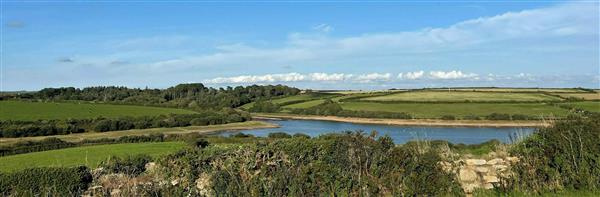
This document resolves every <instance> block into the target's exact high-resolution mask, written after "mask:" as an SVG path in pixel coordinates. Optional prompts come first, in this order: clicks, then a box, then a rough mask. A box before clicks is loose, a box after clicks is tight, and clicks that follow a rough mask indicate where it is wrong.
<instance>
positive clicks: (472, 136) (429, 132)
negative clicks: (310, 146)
mask: <svg viewBox="0 0 600 197" xmlns="http://www.w3.org/2000/svg"><path fill="white" fill-rule="evenodd" d="M266 122H270V123H273V124H277V125H279V126H280V127H279V128H268V129H250V130H243V131H230V132H223V133H221V134H220V135H223V136H229V135H232V134H236V133H240V132H242V133H245V134H252V135H255V136H261V137H265V136H267V135H268V134H269V133H273V132H284V133H288V134H290V135H293V134H295V133H304V134H307V135H309V136H311V137H316V136H319V135H321V134H324V133H332V132H345V131H356V130H362V131H364V132H366V133H367V134H368V133H370V132H371V131H373V130H375V131H377V132H378V133H379V135H380V136H381V135H385V134H387V135H389V136H390V137H391V138H392V139H393V140H394V142H395V143H396V144H403V143H406V142H408V141H411V140H446V141H449V142H451V143H455V144H458V143H463V144H478V143H482V142H485V141H489V140H492V139H497V140H500V141H501V142H504V143H511V142H512V141H513V140H512V139H515V138H521V137H525V136H528V135H530V134H531V133H533V131H534V130H535V129H534V128H521V127H509V128H507V127H502V128H499V127H426V126H399V125H383V124H357V123H347V122H335V121H323V120H267V121H266Z"/></svg>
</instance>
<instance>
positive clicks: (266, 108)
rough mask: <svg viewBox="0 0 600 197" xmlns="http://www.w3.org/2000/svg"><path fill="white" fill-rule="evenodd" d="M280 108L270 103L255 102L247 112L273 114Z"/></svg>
mask: <svg viewBox="0 0 600 197" xmlns="http://www.w3.org/2000/svg"><path fill="white" fill-rule="evenodd" d="M280 109H281V108H280V106H279V105H277V104H274V103H272V102H270V101H262V100H261V101H256V102H255V103H254V105H252V107H250V108H249V109H248V111H249V112H266V113H274V112H278V111H279V110H280Z"/></svg>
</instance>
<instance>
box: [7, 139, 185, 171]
mask: <svg viewBox="0 0 600 197" xmlns="http://www.w3.org/2000/svg"><path fill="white" fill-rule="evenodd" d="M185 146H186V144H185V143H183V142H157V143H135V144H109V145H97V146H84V147H75V148H66V149H59V150H50V151H43V152H35V153H27V154H20V155H12V156H6V157H0V171H4V172H6V171H15V170H20V169H25V168H31V167H57V166H77V165H87V166H89V167H96V166H98V164H99V163H100V162H101V161H103V160H105V159H108V158H109V157H110V156H125V155H135V154H148V155H150V156H159V155H164V154H168V153H172V152H175V151H177V150H180V149H183V148H184V147H185Z"/></svg>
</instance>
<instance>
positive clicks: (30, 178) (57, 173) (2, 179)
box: [0, 166, 92, 196]
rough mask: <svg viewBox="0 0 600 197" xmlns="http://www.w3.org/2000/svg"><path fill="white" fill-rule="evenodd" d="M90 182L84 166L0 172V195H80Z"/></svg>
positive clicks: (89, 175) (87, 170) (90, 178)
mask: <svg viewBox="0 0 600 197" xmlns="http://www.w3.org/2000/svg"><path fill="white" fill-rule="evenodd" d="M91 182H92V175H91V174H90V172H89V169H88V168H87V167H85V166H79V167H72V168H30V169H26V170H22V171H18V172H12V173H0V194H1V195H2V196H80V195H81V194H82V192H83V191H84V190H86V189H87V188H88V186H89V184H90V183H91Z"/></svg>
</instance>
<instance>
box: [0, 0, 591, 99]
mask: <svg viewBox="0 0 600 197" xmlns="http://www.w3.org/2000/svg"><path fill="white" fill-rule="evenodd" d="M0 2H1V19H0V20H1V22H2V24H1V30H0V32H1V61H0V62H1V64H2V66H1V73H0V76H1V80H0V81H1V84H0V90H1V91H18V90H39V89H42V88H45V87H79V88H81V87H88V86H108V85H115V86H128V87H138V88H144V87H149V88H167V87H170V86H174V85H177V84H180V83H197V82H200V83H204V84H206V85H208V86H213V87H224V86H237V85H251V84H285V85H291V86H296V87H300V88H310V89H364V90H366V89H389V88H423V87H449V86H480V87H481V86H486V87H489V86H495V87H586V88H600V87H599V86H600V57H599V56H600V51H599V48H600V47H599V45H600V35H599V34H600V33H599V32H600V28H599V23H600V22H599V18H600V14H599V3H598V1H587V2H583V1H564V2H563V1H508V2H501V1H487V2H472V1H462V2H439V1H429V2H424V3H423V2H414V1H404V2H401V1H397V2H383V1H379V2H349V1H330V2H314V1H313V2H264V1H263V2H220V3H218V2H170V3H168V2H159V1H154V2H153V1H146V2H142V1H127V2H114V1H106V2H101V1H94V2H91V1H88V2H73V1H61V2H46V1H31V2H27V1H0Z"/></svg>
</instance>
